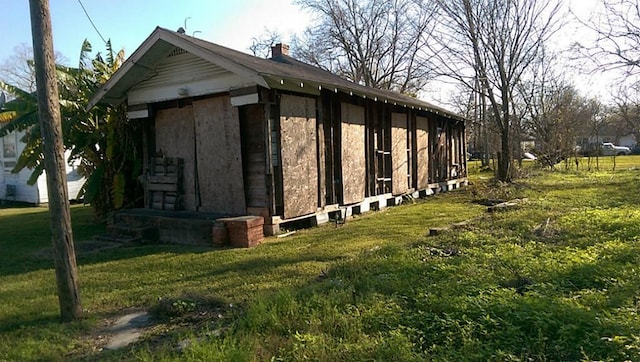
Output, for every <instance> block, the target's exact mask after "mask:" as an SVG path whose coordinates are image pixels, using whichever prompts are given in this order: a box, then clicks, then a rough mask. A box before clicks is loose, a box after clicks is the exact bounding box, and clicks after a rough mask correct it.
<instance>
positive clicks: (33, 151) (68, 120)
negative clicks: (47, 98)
mask: <svg viewBox="0 0 640 362" xmlns="http://www.w3.org/2000/svg"><path fill="white" fill-rule="evenodd" d="M91 51H92V47H91V44H90V43H89V42H88V41H86V40H85V41H84V43H83V44H82V48H81V51H80V60H79V63H78V67H77V68H72V67H65V66H61V65H58V66H57V67H56V71H57V77H58V83H59V93H60V112H61V116H62V129H63V135H64V145H65V148H66V149H67V150H70V151H71V153H70V155H71V156H70V158H69V162H72V161H79V162H80V166H79V172H80V173H81V174H82V175H83V176H85V177H86V178H87V181H86V183H85V185H84V186H83V191H82V192H83V195H84V199H85V202H88V203H91V205H92V206H94V208H95V210H96V212H97V214H98V215H99V216H104V215H105V214H106V213H107V212H109V211H110V210H113V209H119V208H122V207H124V206H128V205H129V204H132V203H133V202H135V201H136V200H137V199H138V197H137V196H138V194H139V190H140V187H139V185H138V183H137V181H136V180H137V176H138V175H139V173H140V171H141V169H142V163H141V161H140V160H139V159H141V157H138V153H139V152H138V148H137V147H138V146H137V145H136V143H135V142H134V140H135V139H136V136H137V135H138V133H139V132H140V130H139V129H137V128H136V126H135V125H132V124H131V123H129V122H127V119H126V110H125V108H124V106H118V107H111V106H107V105H97V106H95V107H94V108H92V109H91V110H90V111H86V106H87V104H88V100H89V98H90V97H91V95H92V94H93V93H94V92H95V91H96V90H97V89H98V88H99V87H100V85H102V84H103V83H104V82H106V81H107V80H108V79H109V78H110V77H111V75H112V74H113V73H114V72H115V71H116V70H117V69H118V68H119V67H120V65H121V64H122V63H123V62H124V51H122V50H121V51H119V52H117V53H115V52H114V51H113V49H112V47H111V42H107V44H106V53H105V55H104V56H103V55H102V54H100V53H98V54H96V55H95V56H94V57H93V58H92V57H91V54H90V53H91ZM0 88H1V89H3V90H4V91H6V92H7V93H10V94H12V95H13V96H14V97H15V99H14V100H13V101H11V102H9V103H7V104H6V105H5V106H4V107H3V109H2V110H1V111H0V137H1V136H3V135H5V134H8V133H10V132H14V131H27V132H26V134H25V136H24V137H23V139H22V141H23V142H25V143H26V148H25V150H24V151H23V152H22V154H21V155H20V157H19V159H18V162H17V165H16V167H15V168H14V171H15V172H17V171H20V170H22V169H24V168H28V169H31V170H32V175H31V179H30V182H34V183H35V182H36V180H37V178H38V176H40V175H41V174H42V171H43V166H42V160H43V153H42V137H41V134H40V126H39V123H38V115H37V99H36V96H35V95H34V94H30V93H28V92H25V91H23V90H21V89H19V88H17V87H14V86H11V85H9V84H5V83H2V82H0Z"/></svg>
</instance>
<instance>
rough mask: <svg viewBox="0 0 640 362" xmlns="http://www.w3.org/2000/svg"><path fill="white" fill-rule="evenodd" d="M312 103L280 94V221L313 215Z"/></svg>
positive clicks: (315, 186)
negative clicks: (281, 193) (282, 200)
mask: <svg viewBox="0 0 640 362" xmlns="http://www.w3.org/2000/svg"><path fill="white" fill-rule="evenodd" d="M315 115H316V100H315V99H314V98H307V97H298V96H292V95H287V94H283V95H282V96H281V100H280V145H281V150H280V152H281V154H282V176H283V177H282V178H283V180H282V185H283V198H284V218H285V219H289V218H293V217H296V216H300V215H306V214H311V213H314V212H316V211H317V202H318V201H317V200H318V164H317V155H318V152H317V144H316V139H317V137H316V118H315Z"/></svg>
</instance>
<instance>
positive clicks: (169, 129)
mask: <svg viewBox="0 0 640 362" xmlns="http://www.w3.org/2000/svg"><path fill="white" fill-rule="evenodd" d="M155 121H156V127H155V132H156V154H159V155H162V156H164V157H172V158H173V157H175V158H182V159H183V160H184V166H183V173H182V175H183V199H182V206H183V208H184V209H185V210H187V211H196V193H195V184H196V179H195V153H194V146H193V145H194V142H195V137H194V132H193V127H194V125H193V107H192V106H191V105H188V106H184V107H181V108H177V107H176V108H168V109H160V110H158V111H157V112H156V117H155Z"/></svg>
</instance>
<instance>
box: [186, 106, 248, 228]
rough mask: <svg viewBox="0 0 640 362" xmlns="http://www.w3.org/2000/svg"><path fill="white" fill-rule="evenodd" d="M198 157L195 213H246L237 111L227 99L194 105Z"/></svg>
mask: <svg viewBox="0 0 640 362" xmlns="http://www.w3.org/2000/svg"><path fill="white" fill-rule="evenodd" d="M193 113H194V119H195V134H196V152H197V153H196V157H197V165H196V166H197V169H196V172H197V185H196V187H197V189H196V192H197V199H196V201H198V205H197V210H198V211H202V212H215V213H222V214H230V215H242V214H244V213H246V206H245V205H246V204H245V197H244V182H243V177H242V151H241V145H240V120H239V117H238V109H237V108H236V107H233V106H231V98H230V97H229V96H223V97H215V98H205V99H201V100H197V101H194V102H193Z"/></svg>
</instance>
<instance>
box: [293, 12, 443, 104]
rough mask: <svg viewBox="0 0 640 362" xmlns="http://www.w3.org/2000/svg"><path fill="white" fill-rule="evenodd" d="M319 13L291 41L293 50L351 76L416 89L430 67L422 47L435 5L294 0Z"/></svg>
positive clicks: (373, 83)
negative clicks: (294, 40) (312, 23)
mask: <svg viewBox="0 0 640 362" xmlns="http://www.w3.org/2000/svg"><path fill="white" fill-rule="evenodd" d="M296 3H297V4H298V5H300V6H302V7H303V8H305V9H307V10H310V11H311V12H312V13H314V14H315V15H317V23H316V24H314V25H313V26H311V27H309V28H308V29H307V30H306V32H305V34H304V35H303V36H302V37H301V38H299V39H298V40H297V41H296V43H295V44H294V51H295V54H296V56H297V57H298V58H299V59H301V60H303V61H306V62H309V63H311V64H314V65H317V66H319V67H321V68H324V69H327V70H329V71H332V72H334V73H336V74H338V75H340V76H342V77H344V78H346V79H349V80H351V81H353V82H356V83H360V84H363V85H367V86H370V87H375V88H383V89H393V90H396V91H399V92H402V93H408V94H413V95H415V94H417V92H418V91H419V90H421V89H422V88H423V87H424V86H425V84H426V82H427V80H428V78H429V76H430V74H431V68H430V66H429V62H428V61H427V60H426V59H425V58H421V57H420V54H421V49H422V48H423V47H425V46H426V45H427V43H428V41H429V39H430V36H431V34H432V32H433V27H434V25H435V21H433V20H434V18H433V16H434V9H435V8H434V6H433V4H432V3H431V2H427V3H424V4H420V3H419V2H418V1H416V0H297V1H296Z"/></svg>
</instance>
